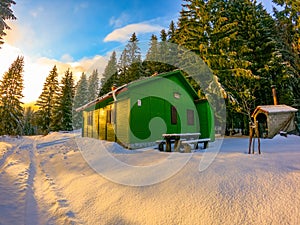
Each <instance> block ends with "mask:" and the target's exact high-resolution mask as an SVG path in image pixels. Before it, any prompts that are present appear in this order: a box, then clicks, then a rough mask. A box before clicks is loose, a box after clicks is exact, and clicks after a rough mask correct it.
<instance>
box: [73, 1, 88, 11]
mask: <svg viewBox="0 0 300 225" xmlns="http://www.w3.org/2000/svg"><path fill="white" fill-rule="evenodd" d="M88 7H89V4H88V2H80V3H78V4H75V6H74V10H73V12H74V13H77V12H80V11H81V10H82V9H87V8H88Z"/></svg>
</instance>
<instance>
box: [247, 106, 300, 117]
mask: <svg viewBox="0 0 300 225" xmlns="http://www.w3.org/2000/svg"><path fill="white" fill-rule="evenodd" d="M257 110H262V111H264V112H266V113H286V112H297V111H298V110H297V109H295V108H293V107H291V106H287V105H262V106H257V108H256V109H255V111H254V112H253V115H254V114H255V113H256V112H257Z"/></svg>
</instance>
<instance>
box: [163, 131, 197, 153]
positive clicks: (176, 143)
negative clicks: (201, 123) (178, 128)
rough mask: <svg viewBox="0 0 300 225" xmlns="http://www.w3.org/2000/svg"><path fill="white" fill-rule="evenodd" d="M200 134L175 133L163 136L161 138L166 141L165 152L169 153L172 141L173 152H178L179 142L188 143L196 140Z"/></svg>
mask: <svg viewBox="0 0 300 225" xmlns="http://www.w3.org/2000/svg"><path fill="white" fill-rule="evenodd" d="M200 135H201V133H175V134H163V135H162V136H163V138H164V139H165V141H166V152H171V150H172V149H171V142H172V141H174V151H179V148H180V141H183V140H184V141H186V140H187V141H188V140H193V139H198V138H199V136H200Z"/></svg>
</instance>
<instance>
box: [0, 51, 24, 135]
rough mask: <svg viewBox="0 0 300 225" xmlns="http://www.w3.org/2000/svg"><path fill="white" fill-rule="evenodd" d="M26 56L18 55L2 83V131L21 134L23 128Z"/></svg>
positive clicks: (3, 132)
mask: <svg viewBox="0 0 300 225" xmlns="http://www.w3.org/2000/svg"><path fill="white" fill-rule="evenodd" d="M23 68H24V58H23V57H20V56H18V57H17V59H16V60H15V61H14V62H13V63H12V64H11V66H10V68H9V69H8V72H6V73H5V74H4V75H3V77H2V81H1V83H0V118H1V121H0V133H1V134H8V135H21V134H22V130H23V111H24V110H23V107H22V102H21V99H22V98H23V97H24V96H23V94H22V91H23Z"/></svg>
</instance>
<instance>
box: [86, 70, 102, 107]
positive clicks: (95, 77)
mask: <svg viewBox="0 0 300 225" xmlns="http://www.w3.org/2000/svg"><path fill="white" fill-rule="evenodd" d="M98 94H99V74H98V70H94V71H93V73H92V74H91V75H90V76H89V79H88V101H89V102H90V101H93V100H95V98H97V97H98Z"/></svg>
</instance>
